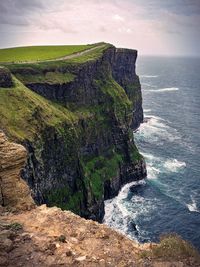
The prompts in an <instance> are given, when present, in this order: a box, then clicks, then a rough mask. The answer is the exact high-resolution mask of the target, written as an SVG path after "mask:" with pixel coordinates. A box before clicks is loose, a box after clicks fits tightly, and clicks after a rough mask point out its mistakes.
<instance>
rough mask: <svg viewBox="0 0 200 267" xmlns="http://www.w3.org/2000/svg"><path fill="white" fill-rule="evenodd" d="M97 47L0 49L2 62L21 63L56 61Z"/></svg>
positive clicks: (71, 46)
mask: <svg viewBox="0 0 200 267" xmlns="http://www.w3.org/2000/svg"><path fill="white" fill-rule="evenodd" d="M94 46H95V45H94V44H93V45H63V46H30V47H29V46H26V47H14V48H5V49H0V62H20V61H34V60H35V61H37V60H48V59H55V58H59V57H63V56H67V55H71V54H73V53H77V52H80V51H84V50H86V49H89V48H92V47H94Z"/></svg>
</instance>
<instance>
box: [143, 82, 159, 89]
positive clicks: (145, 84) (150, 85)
mask: <svg viewBox="0 0 200 267" xmlns="http://www.w3.org/2000/svg"><path fill="white" fill-rule="evenodd" d="M141 85H142V87H143V86H148V87H151V88H156V87H157V86H155V85H152V84H150V83H143V82H141Z"/></svg>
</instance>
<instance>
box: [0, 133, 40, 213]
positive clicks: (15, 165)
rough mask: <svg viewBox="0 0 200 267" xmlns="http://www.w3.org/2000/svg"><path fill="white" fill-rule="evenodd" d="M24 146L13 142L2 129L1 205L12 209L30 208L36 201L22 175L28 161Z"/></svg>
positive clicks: (0, 156)
mask: <svg viewBox="0 0 200 267" xmlns="http://www.w3.org/2000/svg"><path fill="white" fill-rule="evenodd" d="M26 156H27V153H26V150H25V148H24V147H23V146H21V145H18V144H15V143H11V142H9V141H8V140H7V138H6V136H5V135H4V133H3V132H1V131H0V205H1V206H3V207H8V208H10V209H30V208H31V207H33V206H34V205H35V204H34V201H33V199H32V197H31V195H30V190H29V188H28V186H27V184H26V183H25V181H23V180H22V179H21V177H20V171H21V170H22V168H23V167H24V165H25V162H26Z"/></svg>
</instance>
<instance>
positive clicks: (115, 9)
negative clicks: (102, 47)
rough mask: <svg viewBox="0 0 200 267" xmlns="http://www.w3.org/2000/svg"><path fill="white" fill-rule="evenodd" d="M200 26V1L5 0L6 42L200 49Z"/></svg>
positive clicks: (1, 10) (1, 23) (1, 14)
mask: <svg viewBox="0 0 200 267" xmlns="http://www.w3.org/2000/svg"><path fill="white" fill-rule="evenodd" d="M199 25H200V4H199V0H168V1H162V0H148V1H146V0H73V1H72V0H57V1H55V0H48V1H46V0H6V1H0V32H1V33H7V37H6V34H3V35H2V37H1V39H0V46H1V47H2V46H14V45H27V44H28V45H31V44H34V45H36V44H66V43H88V42H90V43H91V42H97V41H106V42H111V43H113V44H115V45H117V46H126V47H130V48H137V49H138V50H139V51H140V53H145V54H150V53H157V54H169V53H186V52H187V53H190V49H191V47H192V49H193V53H196V54H197V53H199V48H198V47H197V45H194V44H195V43H196V42H197V39H199V37H198V36H199V34H198V31H199ZM13 33H14V34H13ZM194 47H195V50H194Z"/></svg>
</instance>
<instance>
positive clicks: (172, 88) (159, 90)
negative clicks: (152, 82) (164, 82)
mask: <svg viewBox="0 0 200 267" xmlns="http://www.w3.org/2000/svg"><path fill="white" fill-rule="evenodd" d="M178 90H179V88H178V87H169V88H161V89H150V90H148V92H156V93H160V92H161V93H162V92H172V91H178Z"/></svg>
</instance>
